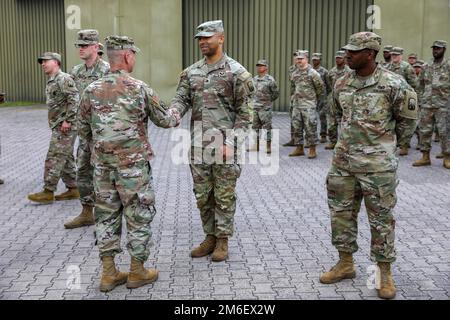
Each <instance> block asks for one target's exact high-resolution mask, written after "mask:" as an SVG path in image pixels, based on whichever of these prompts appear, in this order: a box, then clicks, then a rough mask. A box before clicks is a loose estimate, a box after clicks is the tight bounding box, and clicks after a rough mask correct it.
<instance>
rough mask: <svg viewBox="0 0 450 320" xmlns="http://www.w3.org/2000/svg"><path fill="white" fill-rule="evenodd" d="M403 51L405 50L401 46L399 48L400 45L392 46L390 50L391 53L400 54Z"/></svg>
mask: <svg viewBox="0 0 450 320" xmlns="http://www.w3.org/2000/svg"><path fill="white" fill-rule="evenodd" d="M404 52H405V50H404V49H403V48H400V47H394V48H393V49H392V50H391V54H392V55H401V54H403V53H404Z"/></svg>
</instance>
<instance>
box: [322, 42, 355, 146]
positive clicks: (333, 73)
mask: <svg viewBox="0 0 450 320" xmlns="http://www.w3.org/2000/svg"><path fill="white" fill-rule="evenodd" d="M335 58H336V66H335V67H333V69H331V70H330V72H328V83H329V84H330V87H331V89H332V90H333V89H334V85H335V84H336V81H337V80H338V79H339V78H341V77H343V76H344V75H345V74H346V73H348V72H350V68H349V67H348V66H347V65H346V63H345V51H341V50H340V51H337V52H336V56H335ZM332 101H333V92H332V91H331V92H330V93H329V95H328V98H327V104H328V108H327V121H328V137H329V138H330V143H329V144H328V145H327V146H326V147H325V149H326V150H333V149H334V147H335V146H336V143H337V140H338V127H339V122H340V119H338V118H336V117H334V116H332V115H331V114H330V110H331V104H332Z"/></svg>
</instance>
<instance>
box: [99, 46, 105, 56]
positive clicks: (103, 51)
mask: <svg viewBox="0 0 450 320" xmlns="http://www.w3.org/2000/svg"><path fill="white" fill-rule="evenodd" d="M98 54H99V55H101V56H102V55H104V54H105V46H104V45H103V44H102V43H99V44H98Z"/></svg>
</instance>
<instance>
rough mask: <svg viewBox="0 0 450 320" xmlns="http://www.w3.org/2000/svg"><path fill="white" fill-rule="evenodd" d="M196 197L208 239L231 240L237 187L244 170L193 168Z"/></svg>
mask: <svg viewBox="0 0 450 320" xmlns="http://www.w3.org/2000/svg"><path fill="white" fill-rule="evenodd" d="M191 173H192V178H193V181H194V193H195V198H196V199H197V207H198V209H199V210H200V217H201V220H202V225H203V231H204V232H205V234H206V235H213V236H216V237H218V238H219V237H232V236H233V234H234V215H235V213H236V184H237V180H238V179H239V177H240V175H241V167H240V166H239V165H237V164H233V165H205V164H200V165H195V164H192V165H191Z"/></svg>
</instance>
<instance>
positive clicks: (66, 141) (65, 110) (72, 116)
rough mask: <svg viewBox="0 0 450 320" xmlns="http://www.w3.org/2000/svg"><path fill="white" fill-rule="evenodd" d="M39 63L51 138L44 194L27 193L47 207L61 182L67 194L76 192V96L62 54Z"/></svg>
mask: <svg viewBox="0 0 450 320" xmlns="http://www.w3.org/2000/svg"><path fill="white" fill-rule="evenodd" d="M38 62H39V64H41V65H42V69H43V70H44V72H45V74H46V75H47V76H48V77H49V79H48V81H47V87H46V96H47V105H48V109H49V111H48V121H49V126H50V129H51V130H52V137H51V140H50V147H49V150H48V154H47V158H46V160H45V172H44V191H43V192H40V193H37V194H30V195H29V196H28V199H29V200H31V201H33V202H37V203H43V204H48V203H52V202H53V201H55V195H54V192H55V191H56V189H57V187H58V182H59V180H60V179H62V180H63V182H64V183H65V185H66V187H67V188H68V189H69V190H70V191H72V192H74V193H78V191H77V183H76V167H75V159H74V156H73V148H74V144H75V139H76V136H77V131H76V115H77V107H78V99H79V95H78V90H77V87H76V85H75V82H74V81H73V79H72V78H71V77H70V75H68V74H67V73H64V72H62V71H61V55H59V54H58V53H51V52H47V53H44V54H43V55H42V57H40V58H39V59H38Z"/></svg>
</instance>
